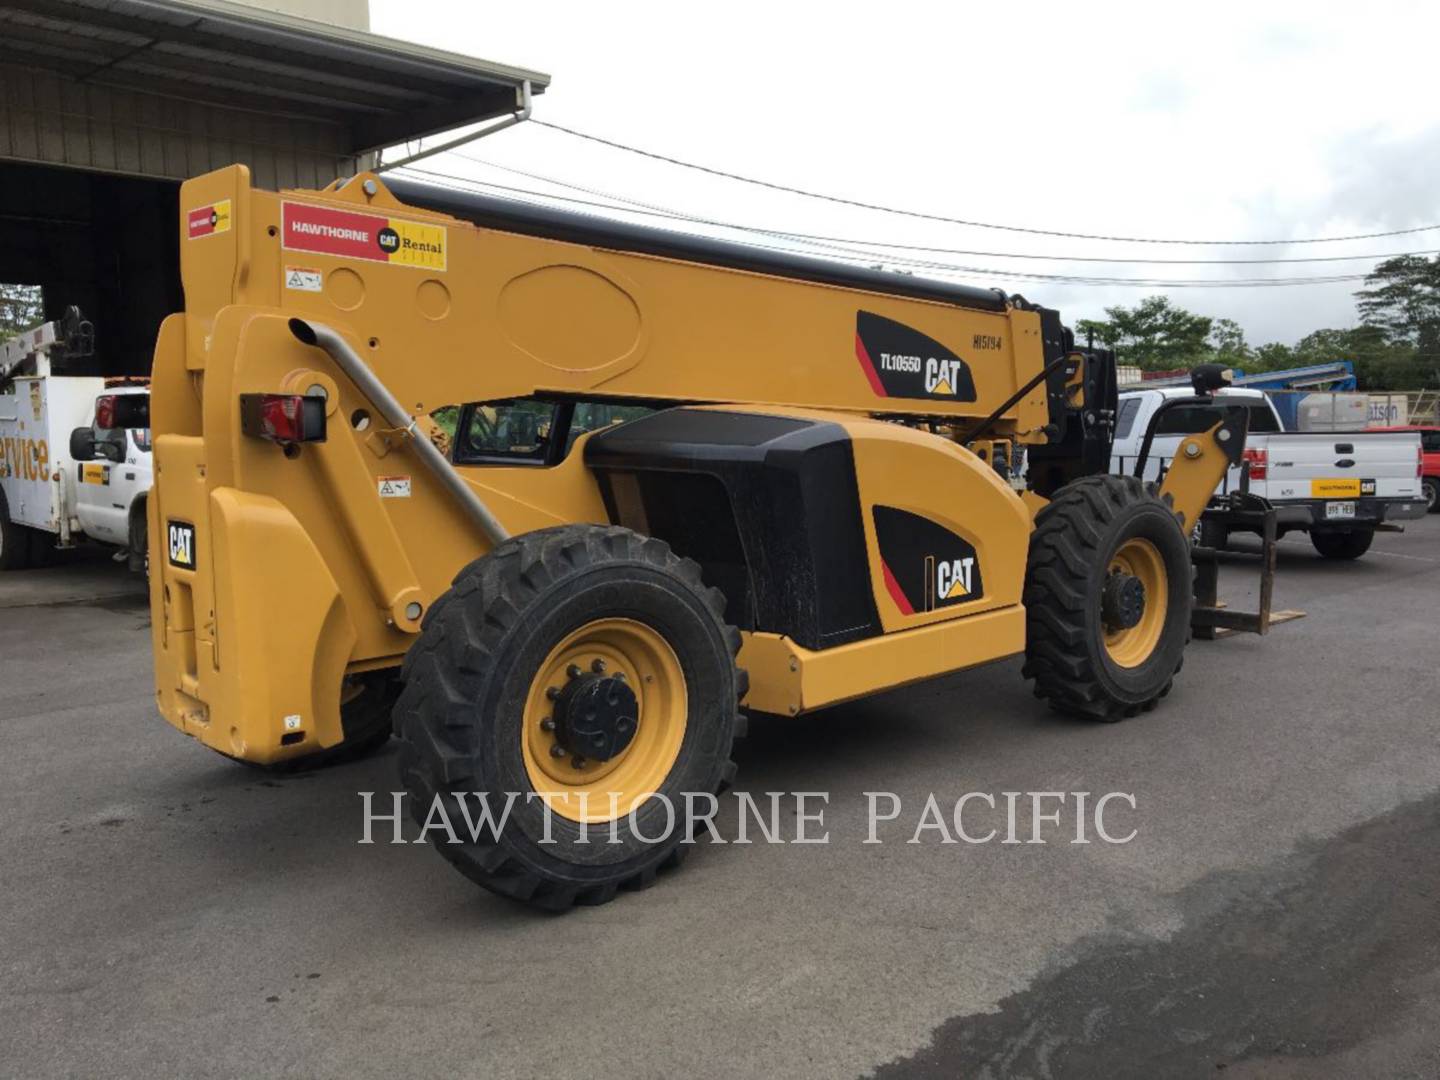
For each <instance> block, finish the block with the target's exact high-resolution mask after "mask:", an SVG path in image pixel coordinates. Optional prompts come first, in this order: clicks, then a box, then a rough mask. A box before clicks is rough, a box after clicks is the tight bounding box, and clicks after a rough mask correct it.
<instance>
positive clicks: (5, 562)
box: [0, 491, 31, 570]
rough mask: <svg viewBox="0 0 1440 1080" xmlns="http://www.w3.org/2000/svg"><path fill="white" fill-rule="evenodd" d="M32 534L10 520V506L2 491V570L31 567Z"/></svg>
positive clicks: (0, 516) (0, 533)
mask: <svg viewBox="0 0 1440 1080" xmlns="http://www.w3.org/2000/svg"><path fill="white" fill-rule="evenodd" d="M30 533H31V530H30V529H27V528H26V527H25V526H24V525H17V524H16V523H15V522H14V521H11V520H10V504H9V503H8V502H6V501H5V492H3V491H0V570H24V569H25V568H26V567H27V566H29V565H30V547H31V538H30Z"/></svg>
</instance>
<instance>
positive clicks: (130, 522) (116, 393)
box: [0, 322, 154, 570]
mask: <svg viewBox="0 0 1440 1080" xmlns="http://www.w3.org/2000/svg"><path fill="white" fill-rule="evenodd" d="M76 325H78V322H71V323H68V324H66V323H46V324H45V325H43V326H40V327H38V328H36V329H34V330H27V331H26V332H25V333H23V334H21V335H19V336H17V337H15V338H12V339H11V340H10V341H7V342H5V343H4V344H3V345H0V570H18V569H22V568H24V567H27V566H34V565H41V564H43V563H44V562H46V561H47V560H48V558H49V557H50V554H51V552H53V551H54V550H55V549H57V548H68V547H73V546H74V545H75V544H76V542H77V541H79V540H80V539H81V538H89V539H91V540H96V541H99V542H101V543H105V544H111V545H114V546H116V547H118V548H120V549H122V550H121V552H120V553H119V554H118V555H117V558H124V559H127V560H128V562H129V564H130V567H131V568H132V569H136V570H142V569H144V565H145V550H146V541H145V500H146V497H147V496H148V494H149V492H150V484H151V481H152V479H153V474H154V469H153V466H152V463H151V462H152V458H151V453H150V431H149V429H148V428H132V429H129V430H124V429H113V430H112V429H105V428H101V427H97V426H96V424H95V411H96V403H97V400H99V401H101V403H102V407H104V408H110V409H113V408H114V402H115V400H117V399H119V398H123V397H129V396H131V395H148V394H149V391H148V390H147V389H146V388H144V387H135V386H131V387H112V388H107V387H106V385H105V380H104V379H103V378H100V377H98V376H90V375H57V374H55V373H54V372H53V371H52V370H51V361H52V353H55V352H56V351H57V350H63V348H64V346H65V335H66V333H67V332H71V333H73V332H74V326H76ZM85 325H87V326H88V324H85Z"/></svg>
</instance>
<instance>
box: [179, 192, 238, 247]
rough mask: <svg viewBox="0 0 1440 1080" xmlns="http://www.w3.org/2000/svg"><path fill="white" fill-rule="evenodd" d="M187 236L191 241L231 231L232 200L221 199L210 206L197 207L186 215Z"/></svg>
mask: <svg viewBox="0 0 1440 1080" xmlns="http://www.w3.org/2000/svg"><path fill="white" fill-rule="evenodd" d="M185 224H186V228H187V235H188V236H189V237H190V239H191V240H194V239H196V238H197V237H201V236H213V235H214V234H215V233H223V232H229V231H230V200H229V199H221V200H220V201H219V202H217V203H211V204H210V205H209V206H197V207H196V208H195V209H194V210H191V211H190V213H188V214H186V215H185Z"/></svg>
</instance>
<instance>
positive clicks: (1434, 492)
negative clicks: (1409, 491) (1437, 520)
mask: <svg viewBox="0 0 1440 1080" xmlns="http://www.w3.org/2000/svg"><path fill="white" fill-rule="evenodd" d="M1420 489H1421V490H1422V491H1424V492H1425V505H1426V506H1427V507H1428V508H1429V510H1430V513H1432V514H1433V513H1435V512H1436V511H1440V477H1437V476H1427V477H1425V479H1423V480H1421V481H1420Z"/></svg>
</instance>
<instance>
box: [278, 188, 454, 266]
mask: <svg viewBox="0 0 1440 1080" xmlns="http://www.w3.org/2000/svg"><path fill="white" fill-rule="evenodd" d="M281 222H282V226H281V227H282V242H283V243H284V246H285V249H286V250H287V251H309V252H314V253H315V254H318V255H334V256H336V257H337V258H342V259H365V260H367V261H369V262H383V263H394V264H396V265H399V266H414V267H419V268H421V269H424V270H444V269H445V226H443V225H426V224H422V223H421V222H418V221H406V220H404V219H403V218H386V217H378V216H376V215H375V214H357V213H355V212H354V211H351V210H335V209H333V208H331V207H328V206H310V205H307V204H306V203H293V202H287V203H285V204H284V205H283V206H282V207H281Z"/></svg>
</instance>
